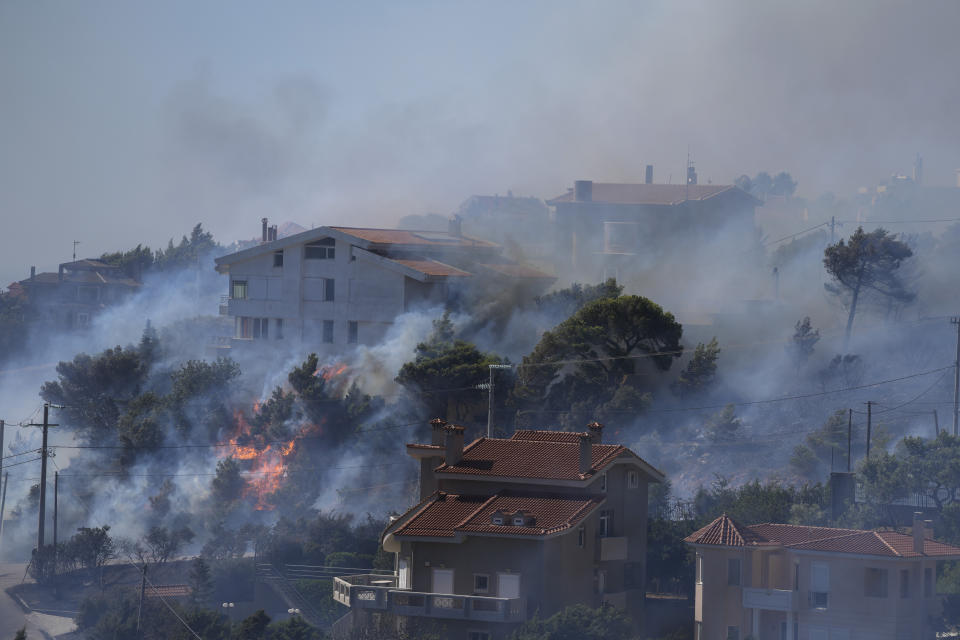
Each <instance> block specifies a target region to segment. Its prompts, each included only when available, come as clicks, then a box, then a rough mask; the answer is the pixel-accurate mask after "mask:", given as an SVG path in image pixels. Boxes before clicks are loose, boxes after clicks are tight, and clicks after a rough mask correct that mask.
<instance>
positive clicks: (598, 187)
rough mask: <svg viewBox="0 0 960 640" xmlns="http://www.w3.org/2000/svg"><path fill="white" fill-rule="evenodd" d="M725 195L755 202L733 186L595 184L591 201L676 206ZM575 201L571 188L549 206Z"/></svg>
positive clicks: (751, 197) (551, 201)
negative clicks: (690, 201) (728, 194)
mask: <svg viewBox="0 0 960 640" xmlns="http://www.w3.org/2000/svg"><path fill="white" fill-rule="evenodd" d="M724 192H730V193H731V194H733V193H736V194H737V195H741V196H743V197H745V198H749V199H755V198H753V196H751V195H749V194H748V193H747V192H745V191H743V190H742V189H740V188H738V187H736V186H734V185H731V184H691V185H685V184H624V183H614V182H594V183H593V193H592V196H591V200H590V201H591V202H599V203H609V204H649V205H674V204H679V203H681V202H684V201H686V200H707V199H709V198H712V197H714V196H716V195H719V194H721V193H724ZM566 202H576V199H575V197H574V192H573V190H572V189H571V190H570V191H568V192H567V193H565V194H564V195H562V196H558V197H556V198H554V199H553V200H548V201H547V204H557V203H566ZM757 204H760V202H759V201H757Z"/></svg>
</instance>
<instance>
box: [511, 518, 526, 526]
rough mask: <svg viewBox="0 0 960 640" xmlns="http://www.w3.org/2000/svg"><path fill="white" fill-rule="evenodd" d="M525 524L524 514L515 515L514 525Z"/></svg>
mask: <svg viewBox="0 0 960 640" xmlns="http://www.w3.org/2000/svg"><path fill="white" fill-rule="evenodd" d="M523 525H524V522H523V516H513V526H515V527H522V526H523Z"/></svg>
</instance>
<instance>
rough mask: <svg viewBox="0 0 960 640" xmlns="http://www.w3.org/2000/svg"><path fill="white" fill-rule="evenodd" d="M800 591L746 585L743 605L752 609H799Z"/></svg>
mask: <svg viewBox="0 0 960 640" xmlns="http://www.w3.org/2000/svg"><path fill="white" fill-rule="evenodd" d="M798 593H799V592H798V591H791V590H789V589H764V588H759V587H744V588H743V606H744V607H745V608H750V609H767V610H768V611H797V610H798V609H799V603H800V598H799V596H798V595H797V594H798Z"/></svg>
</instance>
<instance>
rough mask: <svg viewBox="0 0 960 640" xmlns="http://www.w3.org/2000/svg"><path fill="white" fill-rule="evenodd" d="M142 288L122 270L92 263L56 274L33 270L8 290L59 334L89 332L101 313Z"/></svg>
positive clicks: (66, 265) (82, 262)
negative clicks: (70, 331)
mask: <svg viewBox="0 0 960 640" xmlns="http://www.w3.org/2000/svg"><path fill="white" fill-rule="evenodd" d="M139 288H140V283H139V282H137V281H136V280H134V279H133V278H130V277H129V276H127V274H126V273H124V272H123V270H122V269H120V267H117V266H114V265H112V264H107V263H105V262H101V261H100V260H90V259H87V260H75V261H73V262H64V263H62V264H61V265H60V268H59V269H58V270H57V273H51V272H44V273H37V272H36V269H34V268H33V267H31V268H30V277H29V278H27V279H26V280H20V281H19V282H14V283H13V284H11V285H10V286H9V287H8V289H9V292H10V294H11V295H13V296H18V297H23V298H24V299H25V300H26V301H27V303H28V304H29V305H30V308H31V309H32V311H33V312H35V313H36V314H37V317H36V318H35V319H36V320H37V321H38V323H39V324H41V325H45V326H47V327H50V328H52V329H57V330H65V329H66V330H70V329H78V330H82V329H86V328H87V327H89V326H90V322H91V320H92V319H93V318H94V317H95V316H96V315H97V314H98V313H100V312H101V311H103V310H104V309H106V308H107V307H109V306H111V305H116V304H118V303H120V302H122V301H123V300H125V299H127V297H128V296H130V295H131V294H133V293H135V292H136V291H138V290H139Z"/></svg>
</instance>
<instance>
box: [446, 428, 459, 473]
mask: <svg viewBox="0 0 960 640" xmlns="http://www.w3.org/2000/svg"><path fill="white" fill-rule="evenodd" d="M443 429H444V432H445V433H444V436H445V438H444V445H445V446H446V455H445V456H444V458H443V461H444V462H445V463H446V464H447V465H455V464H457V463H458V462H460V461H461V460H462V459H463V427H461V426H458V425H455V424H448V425H446V426H445V427H444V428H443Z"/></svg>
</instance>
